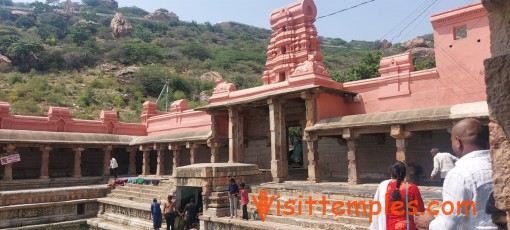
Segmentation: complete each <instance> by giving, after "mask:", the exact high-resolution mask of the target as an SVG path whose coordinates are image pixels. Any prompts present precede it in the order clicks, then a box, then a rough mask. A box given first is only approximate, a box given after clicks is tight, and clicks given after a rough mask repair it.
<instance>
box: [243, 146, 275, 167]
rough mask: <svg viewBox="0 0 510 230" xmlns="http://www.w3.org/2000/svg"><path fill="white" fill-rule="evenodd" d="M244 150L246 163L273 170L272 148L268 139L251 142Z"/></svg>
mask: <svg viewBox="0 0 510 230" xmlns="http://www.w3.org/2000/svg"><path fill="white" fill-rule="evenodd" d="M248 140H249V141H248V145H246V148H245V149H244V162H245V163H246V164H256V165H258V166H259V168H260V169H270V168H271V146H268V141H267V140H266V139H262V140H250V139H248Z"/></svg>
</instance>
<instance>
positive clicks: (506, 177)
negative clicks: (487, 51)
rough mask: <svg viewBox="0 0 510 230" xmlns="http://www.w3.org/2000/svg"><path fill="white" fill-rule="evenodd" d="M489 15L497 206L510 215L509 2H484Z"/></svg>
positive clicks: (488, 69) (489, 88)
mask: <svg viewBox="0 0 510 230" xmlns="http://www.w3.org/2000/svg"><path fill="white" fill-rule="evenodd" d="M482 2H483V4H484V7H485V8H486V9H487V11H488V12H489V21H490V29H491V52H492V58H490V59H488V60H486V62H485V69H486V73H485V76H486V78H485V81H486V85H487V102H488V104H489V111H490V120H491V124H490V126H489V127H490V131H491V136H490V138H491V140H490V145H491V157H492V162H493V178H494V194H495V198H496V205H497V207H498V208H500V209H504V210H507V211H509V212H508V214H510V164H509V163H508V162H509V161H510V142H509V140H508V137H510V118H509V117H508V114H509V113H510V91H509V90H508V89H509V88H510V36H509V34H510V23H508V22H509V21H510V14H509V13H508V12H510V2H509V1H507V0H483V1H482Z"/></svg>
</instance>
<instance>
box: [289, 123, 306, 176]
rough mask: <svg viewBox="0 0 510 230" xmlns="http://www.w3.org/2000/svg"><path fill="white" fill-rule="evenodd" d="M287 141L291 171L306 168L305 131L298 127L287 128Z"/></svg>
mask: <svg viewBox="0 0 510 230" xmlns="http://www.w3.org/2000/svg"><path fill="white" fill-rule="evenodd" d="M287 140H288V142H287V146H288V150H289V154H288V157H289V158H288V159H289V169H296V168H298V169H300V168H304V161H303V152H304V151H303V147H304V146H303V129H301V127H296V126H294V127H289V128H287Z"/></svg>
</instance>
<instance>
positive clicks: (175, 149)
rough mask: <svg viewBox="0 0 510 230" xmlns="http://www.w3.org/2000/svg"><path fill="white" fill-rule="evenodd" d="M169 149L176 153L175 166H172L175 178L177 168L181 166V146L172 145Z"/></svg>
mask: <svg viewBox="0 0 510 230" xmlns="http://www.w3.org/2000/svg"><path fill="white" fill-rule="evenodd" d="M168 149H170V150H172V151H173V152H174V159H173V165H172V175H174V176H175V173H176V172H177V167H179V166H180V164H181V158H180V157H181V156H180V155H181V146H179V145H175V144H170V145H169V146H168Z"/></svg>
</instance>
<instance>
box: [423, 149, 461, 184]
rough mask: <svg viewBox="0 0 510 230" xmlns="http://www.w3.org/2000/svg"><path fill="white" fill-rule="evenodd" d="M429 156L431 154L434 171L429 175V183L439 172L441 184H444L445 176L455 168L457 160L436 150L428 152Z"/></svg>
mask: <svg viewBox="0 0 510 230" xmlns="http://www.w3.org/2000/svg"><path fill="white" fill-rule="evenodd" d="M430 154H432V158H434V169H433V170H432V173H431V174H430V181H433V180H434V177H435V176H436V175H437V174H438V173H439V172H441V182H442V183H444V179H445V178H446V174H448V172H449V171H450V170H452V169H453V167H455V162H456V161H457V160H459V158H457V157H455V156H453V155H452V154H450V153H440V152H439V149H438V148H433V149H432V150H430Z"/></svg>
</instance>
